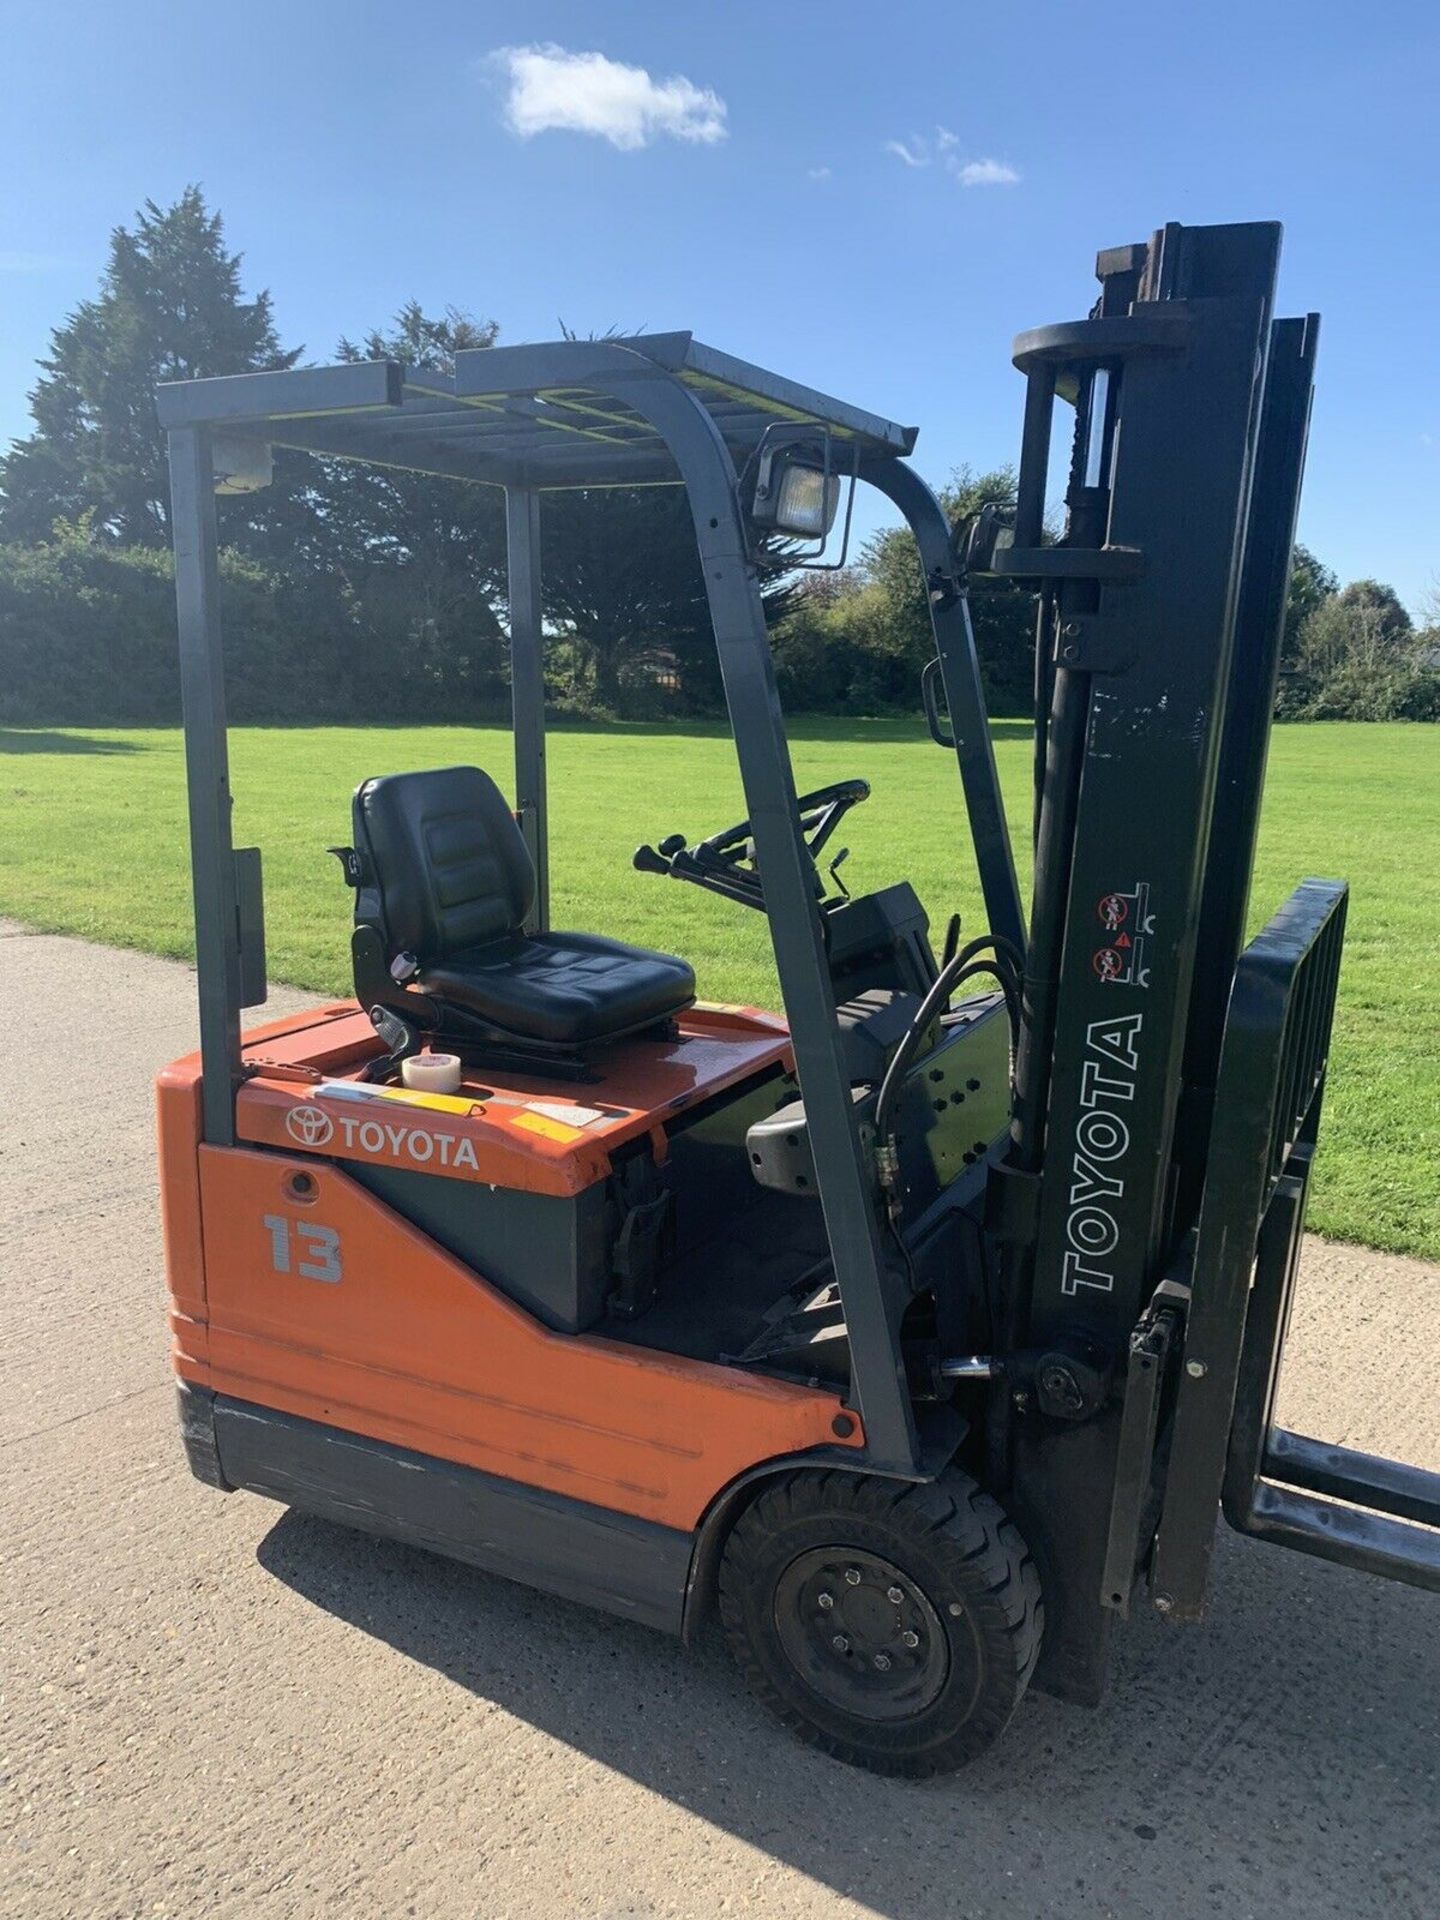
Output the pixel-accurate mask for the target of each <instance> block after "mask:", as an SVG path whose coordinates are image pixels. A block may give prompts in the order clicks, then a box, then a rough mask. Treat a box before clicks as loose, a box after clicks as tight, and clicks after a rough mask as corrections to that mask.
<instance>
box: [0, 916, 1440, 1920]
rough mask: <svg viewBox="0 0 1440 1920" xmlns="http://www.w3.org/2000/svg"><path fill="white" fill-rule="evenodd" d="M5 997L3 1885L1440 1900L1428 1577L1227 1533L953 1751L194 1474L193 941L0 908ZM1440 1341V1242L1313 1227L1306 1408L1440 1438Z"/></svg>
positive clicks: (928, 1915)
mask: <svg viewBox="0 0 1440 1920" xmlns="http://www.w3.org/2000/svg"><path fill="white" fill-rule="evenodd" d="M0 997H3V1004H4V1007H5V1009H6V1015H7V1025H6V1040H5V1045H4V1048H3V1050H0V1130H3V1131H0V1140H3V1154H0V1183H3V1185H0V1221H3V1251H0V1315H3V1319H0V1326H3V1341H4V1344H3V1355H4V1359H3V1376H0V1377H3V1382H4V1391H3V1393H0V1529H3V1531H0V1541H3V1545H0V1687H3V1694H0V1913H3V1914H5V1915H16V1916H20V1915H24V1916H26V1917H27V1920H31V1917H33V1920H40V1917H41V1916H51V1915H63V1916H67V1917H68V1916H91V1915H95V1916H101V1915H103V1916H116V1917H117V1920H120V1917H123V1920H130V1917H131V1916H138V1915H142V1914H143V1915H156V1914H161V1915H165V1914H184V1915H186V1916H187V1917H188V1916H197V1915H210V1914H236V1915H242V1914H243V1915H245V1916H264V1917H266V1920H268V1916H278V1915H286V1916H288V1915H311V1914H317V1915H318V1914H331V1913H344V1914H345V1915H346V1916H347V1920H361V1917H363V1916H370V1915H377V1916H381V1915H383V1916H387V1917H388V1916H407V1915H414V1916H419V1917H420V1920H448V1916H451V1915H455V1916H467V1917H474V1920H511V1916H515V1917H516V1920H518V1917H519V1916H551V1915H557V1916H559V1915H563V1916H570V1915H576V1916H578V1915H585V1916H596V1920H661V1917H662V1916H683V1917H684V1920H690V1916H702V1915H703V1916H707V1917H708V1916H710V1915H715V1914H740V1913H747V1914H754V1915H759V1916H766V1917H767V1920H768V1916H772V1915H774V1916H782V1915H783V1916H789V1915H806V1916H811V1915H821V1914H824V1915H838V1916H852V1915H862V1914H865V1915H883V1916H893V1917H894V1920H901V1917H902V1916H903V1917H904V1920H932V1917H937V1920H938V1916H942V1915H944V1916H952V1915H955V1916H959V1915H984V1916H987V1917H994V1916H1010V1915H1023V1916H1038V1915H1051V1914H1060V1913H1064V1914H1065V1915H1066V1916H1067V1920H1084V1917H1085V1916H1091V1915H1096V1916H1099V1915H1125V1916H1148V1915H1163V1916H1166V1920H1186V1917H1187V1916H1190V1915H1210V1914H1217V1915H1224V1916H1227V1920H1244V1916H1249V1915H1257V1916H1258V1915H1263V1916H1266V1920H1274V1916H1276V1915H1287V1916H1288V1915H1306V1916H1322V1915H1337V1916H1338V1915H1344V1916H1346V1920H1356V1917H1357V1916H1363V1915H1370V1914H1385V1915H1390V1916H1397V1915H1399V1916H1412V1915H1413V1916H1427V1917H1429V1916H1434V1915H1436V1914H1437V1913H1440V1778H1437V1762H1440V1640H1437V1634H1440V1602H1437V1600H1436V1599H1435V1598H1434V1597H1432V1596H1430V1595H1427V1594H1422V1593H1418V1592H1414V1591H1411V1590H1409V1589H1407V1588H1403V1587H1397V1586H1389V1585H1386V1584H1384V1583H1382V1582H1380V1581H1377V1580H1371V1579H1368V1578H1366V1577H1365V1576H1363V1575H1360V1574H1356V1573H1350V1572H1345V1571H1342V1570H1340V1569H1338V1568H1333V1567H1329V1566H1325V1565H1322V1564H1321V1563H1319V1562H1317V1561H1313V1560H1309V1559H1306V1558H1303V1557H1301V1556H1300V1555H1297V1554H1291V1553H1286V1552H1282V1551H1278V1550H1276V1549H1274V1548H1270V1547H1261V1546H1257V1545H1255V1544H1253V1543H1251V1542H1248V1541H1243V1540H1240V1539H1238V1538H1237V1537H1235V1536H1233V1535H1231V1534H1229V1533H1223V1534H1222V1539H1221V1542H1220V1552H1219V1554H1218V1559H1217V1567H1216V1578H1215V1591H1214V1605H1213V1609H1212V1612H1211V1615H1210V1618H1209V1619H1208V1621H1207V1622H1206V1624H1205V1625H1204V1626H1203V1627H1200V1628H1189V1629H1174V1628H1169V1627H1167V1626H1166V1625H1165V1624H1164V1623H1163V1622H1162V1621H1161V1620H1160V1619H1159V1617H1158V1616H1156V1615H1155V1614H1153V1613H1152V1612H1142V1613H1141V1614H1140V1615H1139V1616H1138V1617H1137V1618H1136V1619H1135V1620H1133V1621H1132V1622H1131V1624H1130V1625H1129V1626H1128V1627H1127V1628H1125V1629H1123V1630H1122V1633H1121V1636H1120V1641H1119V1652H1118V1658H1117V1661H1116V1668H1115V1682H1114V1687H1113V1691H1112V1694H1111V1696H1110V1699H1109V1701H1108V1703H1107V1704H1106V1705H1105V1706H1104V1707H1102V1708H1101V1709H1099V1710H1098V1711H1095V1712H1087V1711H1084V1710H1081V1709H1077V1708H1071V1707H1064V1706H1060V1705H1058V1704H1057V1703H1056V1702H1054V1701H1052V1700H1049V1699H1046V1698H1044V1697H1042V1696H1032V1697H1031V1698H1030V1699H1029V1700H1028V1701H1027V1702H1026V1703H1025V1705H1024V1707H1023V1708H1022V1710H1021V1712H1020V1714H1019V1716H1018V1717H1017V1720H1016V1723H1015V1725H1014V1726H1013V1727H1012V1729H1011V1731H1010V1733H1009V1735H1008V1737H1007V1739H1006V1740H1005V1741H1004V1742H1003V1743H1002V1744H1001V1746H1000V1747H999V1748H998V1749H997V1750H996V1751H995V1752H994V1753H992V1754H991V1755H989V1756H987V1757H986V1759H985V1760H984V1761H982V1762H981V1763H980V1764H979V1765H977V1766H975V1767H973V1768H971V1769H970V1770H969V1771H968V1772H966V1773H963V1774H960V1775H957V1776H954V1777H953V1778H951V1779H948V1780H944V1781H941V1782H936V1783H930V1784H927V1785H924V1786H918V1787H917V1786H914V1785H906V1784H903V1783H899V1782H894V1783H892V1782H888V1781H883V1780H877V1779H873V1778H871V1777H870V1776H868V1775H865V1774H861V1773H856V1772H852V1771H850V1770H849V1769H847V1768H844V1767H842V1766H839V1765H837V1764H836V1763H834V1762H832V1761H829V1760H826V1759H824V1758H822V1757H820V1756H818V1755H814V1754H811V1753H809V1752H808V1751H806V1750H804V1749H802V1748H800V1747H798V1746H796V1745H794V1744H793V1743H792V1742H791V1741H790V1739H789V1738H788V1736H787V1735H786V1734H785V1733H784V1732H783V1731H782V1730H781V1729H779V1728H778V1727H777V1726H776V1725H775V1724H773V1723H772V1722H771V1721H770V1720H769V1719H768V1718H767V1716H766V1715H765V1713H764V1712H763V1710H762V1709H761V1708H759V1707H758V1706H757V1705H755V1704H754V1703H753V1702H752V1701H751V1699H750V1698H749V1696H748V1695H747V1694H746V1693H745V1691H744V1689H743V1688H742V1686H741V1685H740V1683H739V1680H738V1677H737V1676H736V1675H735V1674H734V1673H733V1672H732V1670H731V1668H730V1666H729V1663H728V1660H727V1657H726V1654H725V1651H724V1648H723V1646H722V1645H720V1644H719V1643H718V1641H717V1640H715V1639H714V1638H712V1639H711V1640H710V1641H709V1642H708V1643H707V1644H705V1645H704V1646H703V1647H701V1648H700V1649H699V1650H698V1651H697V1652H687V1651H686V1650H685V1649H683V1648H682V1647H681V1646H679V1645H678V1644H676V1643H672V1642H670V1641H668V1640H666V1639H664V1638H662V1637H660V1636H659V1635H655V1634H651V1633H649V1632H647V1631H645V1630H644V1629H642V1628H639V1627H636V1626H632V1625H629V1624H626V1623H622V1622H618V1621H615V1620H611V1619H609V1618H606V1617H605V1616H603V1615H600V1614H596V1613H591V1612H589V1611H587V1610H584V1609H582V1608H580V1607H576V1606H571V1605H567V1604H565V1603H563V1602H561V1601H558V1600H552V1599H548V1598H545V1597H543V1596H539V1595H536V1594H532V1593H530V1592H528V1591H526V1590H525V1589H523V1588H520V1587H518V1586H514V1585H511V1584H509V1583H507V1582H506V1581H503V1580H500V1579H496V1578H492V1577H489V1576H486V1575H484V1574H481V1573H479V1572H476V1571H474V1570H471V1569H467V1568H464V1567H460V1566H457V1565H454V1564H452V1563H449V1562H446V1561H443V1560H439V1559H436V1558H433V1557H431V1556H429V1555H426V1554H424V1553H421V1552H418V1551H413V1550H410V1549H406V1548H403V1547H399V1546H394V1545H389V1544H387V1543H385V1542H382V1541H378V1540H372V1539H368V1538H366V1537H364V1536H362V1535H358V1534H352V1533H348V1532H345V1531H343V1530H341V1529H339V1528H337V1527H334V1526H331V1525H328V1524H325V1523H322V1522H319V1521H315V1520H310V1519H307V1518H304V1517H302V1516H301V1515H298V1514H295V1513H288V1512H285V1511H284V1510H282V1509H281V1508H279V1507H277V1506H273V1505H271V1504H270V1503H268V1502H266V1501H263V1500H260V1499H257V1498H254V1497H252V1496H249V1495H245V1494H234V1495H231V1496H230V1497H229V1498H225V1497H223V1496H221V1495H220V1494H218V1493H215V1492H213V1491H211V1490H210V1489H208V1488H205V1487H202V1486H200V1485H199V1484H197V1483H196V1482H194V1481H192V1480H191V1479H190V1478H189V1476H188V1474H187V1472H186V1469H185V1465H184V1460H183V1456H182V1454H181V1449H180V1443H179V1439H178V1436H177V1433H176V1430H175V1416H174V1406H173V1394H172V1389H171V1385H170V1378H169V1372H168V1362H167V1357H166V1344H167V1337H166V1331H165V1313H164V1298H163V1284H162V1273H161V1261H160V1246H159V1233H158V1225H157V1218H156V1205H155V1176H154V1165H153V1144H152V1130H151V1096H150V1081H151V1077H152V1075H153V1073H154V1071H155V1069H156V1068H157V1067H158V1066H160V1065H161V1064H163V1063H164V1062H165V1061H167V1060H169V1059H171V1058H173V1057H174V1056H176V1055H178V1054H180V1053H183V1052H185V1051H187V1050H188V1049H189V1048H190V1047H191V1046H192V1045H193V1034H194V1024H195V1021H194V983H193V978H192V976H191V975H190V974H189V972H188V970H187V969H185V968H184V967H181V966H177V965H174V964H171V963H168V962H165V961H160V960H154V959H150V958H146V957H144V956H141V955H137V954H125V953H115V952H111V951H109V950H106V949H101V948H98V947H92V946H87V945H85V944H83V943H82V942H79V941H74V940H62V939H56V938H51V937H48V936H44V935H38V934H30V933H26V932H24V931H23V930H21V929H19V928H15V927H13V926H12V927H6V926H4V925H3V924H0ZM302 1001H303V996H300V995H297V994H291V993H287V992H283V991H281V992H277V994H276V995H275V998H274V1001H273V1003H272V1004H273V1005H274V1007H275V1008H276V1009H277V1010H282V1011H283V1010H284V1009H285V1008H287V1007H288V1006H290V1005H294V1004H299V1003H301V1002H302ZM40 1009H43V1010H44V1013H43V1018H37V1017H36V1016H37V1013H38V1011H39V1010H40ZM1437 1362H1440V1272H1437V1271H1436V1270H1435V1269H1433V1268H1430V1267H1426V1266H1423V1265H1421V1264H1420V1263H1418V1262H1415V1261H1408V1260H1401V1259H1393V1258H1389V1257H1386V1256H1381V1255H1376V1254H1370V1253H1365V1252H1361V1251H1357V1250H1356V1249H1353V1248H1347V1247H1341V1246H1335V1245H1327V1244H1324V1243H1321V1242H1316V1241H1312V1242H1311V1243H1310V1245H1309V1248H1308V1252H1307V1262H1306V1270H1305V1275H1304V1294H1303V1305H1302V1307H1301V1309H1300V1311H1299V1312H1298V1313H1297V1325H1296V1327H1295V1330H1294V1333H1293V1335H1292V1340H1291V1347H1290V1351H1289V1363H1288V1367H1287V1373H1286V1383H1285V1389H1286V1390H1285V1404H1284V1408H1283V1413H1284V1416H1285V1417H1286V1418H1287V1420H1288V1421H1289V1422H1290V1423H1291V1424H1293V1425H1296V1426H1299V1427H1301V1428H1302V1429H1304V1430H1306V1431H1309V1432H1312V1433H1316V1434H1320V1435H1323V1436H1324V1437H1327V1438H1331V1439H1336V1440H1341V1441H1345V1442H1348V1443H1350V1444H1353V1445H1360V1446H1365V1447H1370V1448H1374V1449H1381V1450H1384V1451H1387V1452H1391V1453H1397V1454H1400V1455H1402V1456H1403V1457H1406V1458H1409V1459H1412V1460H1418V1461H1422V1462H1423V1463H1424V1464H1426V1465H1429V1466H1432V1467H1433V1466H1440V1407H1437V1396H1436V1393H1435V1388H1434V1379H1435V1373H1436V1366H1437Z"/></svg>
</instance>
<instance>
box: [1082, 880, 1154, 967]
mask: <svg viewBox="0 0 1440 1920" xmlns="http://www.w3.org/2000/svg"><path fill="white" fill-rule="evenodd" d="M1095 917H1096V919H1097V920H1098V921H1099V922H1100V925H1101V926H1102V927H1103V928H1104V930H1105V933H1106V935H1107V936H1108V938H1107V940H1106V942H1105V944H1104V945H1103V946H1100V947H1097V948H1096V949H1095V951H1094V953H1093V954H1092V955H1091V959H1090V964H1091V966H1092V967H1093V968H1094V969H1095V972H1096V975H1097V976H1098V978H1100V979H1101V980H1103V981H1104V982H1105V983H1106V985H1107V986H1116V987H1148V986H1149V984H1150V969H1149V967H1148V966H1147V965H1146V961H1145V950H1146V941H1147V940H1148V939H1149V938H1150V937H1151V935H1153V933H1154V932H1155V916H1154V915H1153V914H1152V913H1151V911H1150V886H1149V883H1148V881H1145V880H1140V881H1137V882H1136V884H1135V885H1134V886H1133V887H1132V888H1131V890H1130V891H1129V892H1128V893H1104V894H1101V896H1100V898H1099V900H1097V901H1096V903H1095Z"/></svg>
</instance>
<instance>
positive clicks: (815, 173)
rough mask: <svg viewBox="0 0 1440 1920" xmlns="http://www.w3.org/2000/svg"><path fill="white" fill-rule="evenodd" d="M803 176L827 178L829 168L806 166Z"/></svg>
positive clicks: (818, 178) (816, 178)
mask: <svg viewBox="0 0 1440 1920" xmlns="http://www.w3.org/2000/svg"><path fill="white" fill-rule="evenodd" d="M805 177H806V179H807V180H828V179H829V178H830V169H829V167H807V168H806V170H805Z"/></svg>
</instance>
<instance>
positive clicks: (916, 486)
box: [862, 460, 1025, 954]
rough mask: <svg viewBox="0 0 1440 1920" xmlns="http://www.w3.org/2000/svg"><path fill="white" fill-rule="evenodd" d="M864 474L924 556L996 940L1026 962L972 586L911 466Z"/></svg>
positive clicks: (890, 465)
mask: <svg viewBox="0 0 1440 1920" xmlns="http://www.w3.org/2000/svg"><path fill="white" fill-rule="evenodd" d="M862 471H863V473H864V477H865V478H866V479H867V480H868V481H869V482H870V484H871V486H873V487H877V488H878V489H879V490H880V492H881V493H884V494H887V495H888V496H889V497H890V499H891V500H893V501H894V503H895V505H896V506H897V507H898V508H899V509H900V511H901V512H902V513H903V514H904V516H905V518H906V520H907V521H908V522H909V525H910V531H911V533H912V534H914V536H915V544H916V546H917V547H918V548H919V549H920V569H921V572H922V573H923V574H924V576H925V588H926V601H927V604H928V606H929V609H930V627H931V631H932V632H933V633H934V636H935V652H936V654H937V655H938V657H939V661H940V677H941V680H942V683H943V685H944V688H945V702H946V705H947V706H948V707H949V709H950V726H951V729H952V731H953V733H954V735H955V758H956V761H957V763H958V765H959V768H960V783H961V786H962V787H963V788H964V791H965V806H966V810H967V812H968V814H969V817H970V838H971V840H972V841H973V842H974V846H975V865H976V867H977V868H978V870H979V874H980V892H981V895H982V896H983V898H984V901H985V916H986V919H987V920H988V922H989V930H990V932H991V933H996V934H1000V935H1001V936H1002V937H1003V938H1004V939H1006V940H1008V941H1009V942H1010V943H1011V945H1012V946H1014V947H1015V948H1016V949H1017V951H1018V952H1020V953H1022V954H1023V953H1024V951H1025V921H1024V916H1023V914H1022V912H1021V908H1020V889H1019V886H1018V884H1017V883H1016V879H1015V855H1014V851H1013V849H1012V847H1011V844H1010V829H1009V827H1008V826H1007V825H1006V821H1005V804H1004V802H1003V800H1002V799H1001V797H1000V776H999V774H998V773H997V772H996V770H995V749H994V746H993V744H992V742H991V739H990V726H989V721H988V718H987V716H986V712H985V693H984V689H983V687H982V686H981V684H980V661H979V657H978V655H977V654H976V652H975V634H974V631H973V629H972V627H971V625H970V606H969V602H968V601H967V599H966V597H965V592H964V582H963V581H962V580H961V578H960V577H959V575H958V573H957V572H956V568H955V560H954V555H953V552H952V548H951V540H950V528H949V525H948V524H947V522H946V519H945V514H944V510H943V509H942V507H941V505H940V502H939V501H938V500H937V499H936V498H935V496H934V494H933V493H932V492H931V491H930V489H929V487H927V486H926V485H925V482H924V481H923V480H922V479H921V478H920V476H919V474H918V473H916V472H915V470H914V468H913V467H908V466H906V464H905V462H904V461H903V460H876V461H873V462H869V463H867V464H866V466H865V467H864V468H863V469H862Z"/></svg>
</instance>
